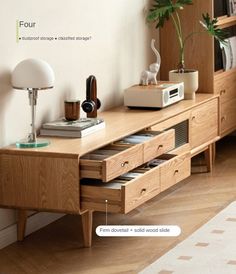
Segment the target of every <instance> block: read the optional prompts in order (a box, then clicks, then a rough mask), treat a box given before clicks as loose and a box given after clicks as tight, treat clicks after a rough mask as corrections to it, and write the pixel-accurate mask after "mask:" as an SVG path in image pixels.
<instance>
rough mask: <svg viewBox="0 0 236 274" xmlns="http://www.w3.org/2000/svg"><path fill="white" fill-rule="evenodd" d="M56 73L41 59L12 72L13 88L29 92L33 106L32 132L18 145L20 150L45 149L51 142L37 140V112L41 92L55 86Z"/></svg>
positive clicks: (24, 63) (23, 63) (27, 61)
mask: <svg viewBox="0 0 236 274" xmlns="http://www.w3.org/2000/svg"><path fill="white" fill-rule="evenodd" d="M54 80H55V78H54V72H53V70H52V68H51V67H50V65H49V64H48V63H47V62H45V61H43V60H40V59H26V60H23V61H22V62H20V63H19V64H18V65H17V66H16V67H15V69H14V70H13V72H12V79H11V83H12V87H13V88H14V89H18V90H27V91H28V94H29V103H30V106H31V132H30V133H29V135H28V138H27V139H25V140H21V141H19V142H17V143H16V146H17V147H19V148H32V147H44V146H47V145H48V144H49V141H47V140H44V139H37V137H36V128H35V111H36V104H37V97H38V91H39V90H46V89H51V88H53V86H54Z"/></svg>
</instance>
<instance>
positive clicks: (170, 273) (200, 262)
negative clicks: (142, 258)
mask: <svg viewBox="0 0 236 274" xmlns="http://www.w3.org/2000/svg"><path fill="white" fill-rule="evenodd" d="M152 273H153V274H236V201H235V202H233V203H231V204H230V205H229V206H228V207H226V208H225V209H224V210H222V211H221V212H220V213H218V214H217V215H216V216H215V217H214V218H213V219H211V220H210V221H209V222H208V223H206V224H205V225H203V226H202V227H201V228H200V229H198V230H197V231H195V232H194V233H193V234H192V235H191V236H189V237H188V238H187V239H186V240H184V241H183V242H181V243H180V244H178V245H177V246H176V247H174V248H173V249H171V250H170V251H169V252H167V253H166V254H165V255H163V256H162V257H161V258H159V259H158V260H157V261H155V262H154V263H153V264H151V265H149V266H148V267H147V268H145V269H144V270H143V271H141V272H140V273H139V274H152Z"/></svg>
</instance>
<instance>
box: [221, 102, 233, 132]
mask: <svg viewBox="0 0 236 274" xmlns="http://www.w3.org/2000/svg"><path fill="white" fill-rule="evenodd" d="M235 127H236V99H234V100H231V101H229V102H225V103H223V104H222V105H221V117H220V133H221V135H223V134H225V133H229V131H230V130H234V128H235Z"/></svg>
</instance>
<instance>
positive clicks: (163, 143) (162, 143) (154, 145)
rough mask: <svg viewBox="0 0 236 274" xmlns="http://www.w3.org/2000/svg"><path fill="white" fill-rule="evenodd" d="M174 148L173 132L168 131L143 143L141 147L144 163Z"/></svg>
mask: <svg viewBox="0 0 236 274" xmlns="http://www.w3.org/2000/svg"><path fill="white" fill-rule="evenodd" d="M174 147H175V131H174V130H173V129H170V130H168V131H165V132H163V133H161V134H160V135H158V136H156V137H155V138H153V139H152V140H150V141H148V142H145V143H144V147H143V158H144V163H146V162H148V161H150V160H152V159H154V158H155V157H157V156H159V155H161V154H163V153H166V152H168V151H170V150H172V149H173V148H174Z"/></svg>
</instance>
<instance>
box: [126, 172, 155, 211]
mask: <svg viewBox="0 0 236 274" xmlns="http://www.w3.org/2000/svg"><path fill="white" fill-rule="evenodd" d="M121 191H122V200H123V203H122V206H123V207H122V210H121V211H122V213H128V212H129V211H131V210H132V209H134V208H136V207H138V206H139V205H141V204H143V203H144V202H146V201H148V200H150V199H151V198H153V197H155V196H156V195H157V194H159V193H160V169H159V168H154V169H153V170H151V171H149V172H147V173H146V174H144V175H142V176H140V178H137V179H136V180H135V181H131V182H130V183H128V184H127V185H125V186H123V187H122V189H121Z"/></svg>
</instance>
